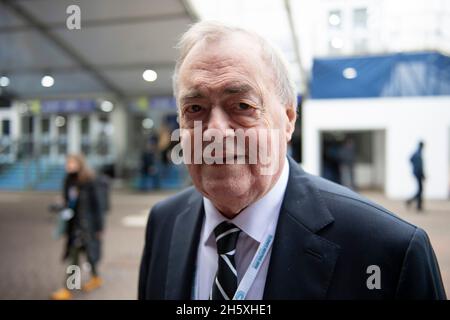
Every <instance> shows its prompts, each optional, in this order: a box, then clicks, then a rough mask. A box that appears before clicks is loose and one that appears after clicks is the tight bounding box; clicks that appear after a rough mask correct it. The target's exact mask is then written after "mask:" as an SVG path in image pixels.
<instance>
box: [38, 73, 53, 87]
mask: <svg viewBox="0 0 450 320" xmlns="http://www.w3.org/2000/svg"><path fill="white" fill-rule="evenodd" d="M54 83H55V79H53V77H52V76H49V75H45V76H43V77H42V79H41V85H42V86H43V87H45V88H50V87H51V86H53V84H54Z"/></svg>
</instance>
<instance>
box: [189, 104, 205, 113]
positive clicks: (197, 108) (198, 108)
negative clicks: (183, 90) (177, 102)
mask: <svg viewBox="0 0 450 320" xmlns="http://www.w3.org/2000/svg"><path fill="white" fill-rule="evenodd" d="M201 110H202V107H201V106H199V105H198V104H193V105H191V106H188V107H187V108H186V111H187V112H189V113H196V112H199V111H201Z"/></svg>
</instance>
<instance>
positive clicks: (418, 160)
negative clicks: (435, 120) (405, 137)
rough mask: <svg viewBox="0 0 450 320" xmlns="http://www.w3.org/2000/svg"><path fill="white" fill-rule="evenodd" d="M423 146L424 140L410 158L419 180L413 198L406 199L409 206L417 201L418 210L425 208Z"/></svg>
mask: <svg viewBox="0 0 450 320" xmlns="http://www.w3.org/2000/svg"><path fill="white" fill-rule="evenodd" d="M423 147H424V143H423V141H420V142H419V145H418V146H417V150H416V151H415V152H414V153H413V155H412V156H411V158H410V161H411V165H412V169H413V175H414V177H415V178H416V181H417V192H416V193H415V194H414V196H413V197H412V198H410V199H408V200H407V201H406V205H407V206H408V207H409V206H410V205H411V204H412V203H413V202H416V203H417V207H416V208H417V211H422V210H423V207H422V203H423V199H422V194H423V181H424V180H425V173H424V170H423V157H422V151H423Z"/></svg>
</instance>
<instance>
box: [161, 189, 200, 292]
mask: <svg viewBox="0 0 450 320" xmlns="http://www.w3.org/2000/svg"><path fill="white" fill-rule="evenodd" d="M203 212H204V211H203V198H202V196H201V195H200V193H198V192H197V191H195V190H194V191H193V193H192V195H191V196H190V198H189V201H188V204H187V206H186V208H185V209H184V210H183V212H181V213H180V214H179V215H178V216H177V218H176V220H175V225H174V228H173V233H172V238H171V242H170V243H171V245H170V251H169V261H168V270H167V281H166V290H165V292H166V297H165V298H166V299H168V300H181V299H183V300H189V299H191V292H192V284H193V275H194V272H195V261H196V258H197V247H198V242H199V241H200V233H201V227H202V222H203V216H204V214H203Z"/></svg>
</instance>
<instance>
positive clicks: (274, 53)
mask: <svg viewBox="0 0 450 320" xmlns="http://www.w3.org/2000/svg"><path fill="white" fill-rule="evenodd" d="M233 33H243V34H246V35H248V36H250V37H251V38H252V39H254V40H256V41H257V43H259V45H260V46H261V49H262V54H263V57H264V58H265V59H266V60H267V62H268V64H269V65H270V66H271V67H272V70H273V75H274V80H275V89H276V92H277V94H278V97H279V99H280V102H281V103H282V104H284V105H286V106H289V107H292V108H294V109H296V107H297V90H296V87H295V84H294V81H293V79H292V76H291V74H290V72H289V68H288V64H287V62H286V60H285V59H284V57H283V55H282V54H281V52H280V51H279V50H278V49H277V48H276V47H275V46H273V45H272V44H270V43H269V41H267V40H266V39H264V38H263V37H261V36H260V35H258V34H257V33H254V32H251V31H248V30H245V29H242V28H239V27H233V26H228V25H225V24H223V23H220V22H215V21H201V22H197V23H195V24H193V25H192V26H191V27H190V28H189V29H188V30H187V31H186V32H185V33H184V34H183V36H182V37H181V39H180V41H179V42H178V44H177V46H176V48H177V49H178V50H179V52H180V55H179V57H178V59H177V61H176V64H175V71H174V74H173V77H172V85H173V92H174V95H175V97H176V98H177V91H178V87H177V85H178V73H179V71H180V67H181V65H182V64H183V62H184V60H185V59H186V56H187V55H188V54H189V52H190V51H191V49H192V48H193V47H194V46H195V44H197V43H198V42H200V41H201V40H207V41H213V40H218V39H221V38H224V37H225V36H228V35H231V34H233Z"/></svg>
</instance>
